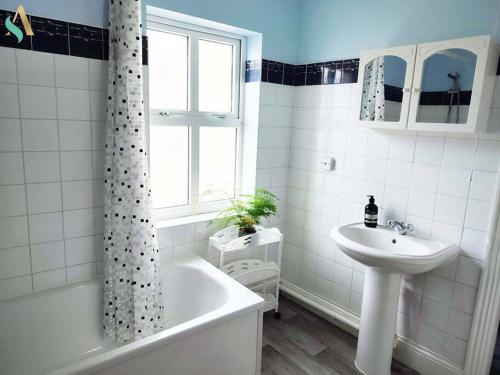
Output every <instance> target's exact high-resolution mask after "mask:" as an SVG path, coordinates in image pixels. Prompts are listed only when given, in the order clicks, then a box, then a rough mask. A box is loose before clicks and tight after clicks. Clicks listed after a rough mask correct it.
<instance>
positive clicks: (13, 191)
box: [0, 185, 26, 217]
mask: <svg viewBox="0 0 500 375" xmlns="http://www.w3.org/2000/svg"><path fill="white" fill-rule="evenodd" d="M21 215H26V199H25V191H24V185H8V186H0V217H6V216H21Z"/></svg>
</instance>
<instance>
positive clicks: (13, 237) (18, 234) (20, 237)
mask: <svg viewBox="0 0 500 375" xmlns="http://www.w3.org/2000/svg"><path fill="white" fill-rule="evenodd" d="M0 238H1V239H2V241H0V249H6V248H9V247H16V246H22V245H26V244H28V223H27V220H26V216H16V217H6V218H0Z"/></svg>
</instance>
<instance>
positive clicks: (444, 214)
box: [434, 194, 467, 225]
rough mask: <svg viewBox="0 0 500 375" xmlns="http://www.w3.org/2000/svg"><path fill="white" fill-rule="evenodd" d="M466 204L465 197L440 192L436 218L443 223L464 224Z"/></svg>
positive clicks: (435, 213) (437, 200)
mask: <svg viewBox="0 0 500 375" xmlns="http://www.w3.org/2000/svg"><path fill="white" fill-rule="evenodd" d="M466 205H467V200H465V199H464V198H461V197H454V196H451V195H441V194H438V195H437V198H436V208H435V212H434V219H435V220H437V221H441V222H443V223H448V224H454V225H462V224H463V222H464V217H465V208H466Z"/></svg>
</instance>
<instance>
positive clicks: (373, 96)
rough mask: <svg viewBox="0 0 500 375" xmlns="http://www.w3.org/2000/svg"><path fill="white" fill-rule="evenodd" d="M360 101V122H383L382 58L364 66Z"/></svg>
mask: <svg viewBox="0 0 500 375" xmlns="http://www.w3.org/2000/svg"><path fill="white" fill-rule="evenodd" d="M365 69H366V70H365V78H364V81H363V98H362V101H361V116H360V118H361V120H371V121H374V120H375V121H384V112H385V94H384V57H377V58H376V59H374V60H373V61H372V62H371V63H369V64H367V65H366V68H365Z"/></svg>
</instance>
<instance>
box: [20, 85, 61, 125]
mask: <svg viewBox="0 0 500 375" xmlns="http://www.w3.org/2000/svg"><path fill="white" fill-rule="evenodd" d="M19 97H20V100H21V103H20V104H21V106H20V107H21V117H22V118H32V119H55V118H57V111H56V89H55V88H54V87H42V86H19Z"/></svg>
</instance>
